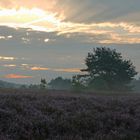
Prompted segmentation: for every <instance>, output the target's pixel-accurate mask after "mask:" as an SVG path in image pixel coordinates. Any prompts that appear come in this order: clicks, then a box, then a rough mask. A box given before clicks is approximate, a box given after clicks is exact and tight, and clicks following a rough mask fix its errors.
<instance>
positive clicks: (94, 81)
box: [82, 47, 137, 90]
mask: <svg viewBox="0 0 140 140" xmlns="http://www.w3.org/2000/svg"><path fill="white" fill-rule="evenodd" d="M85 64H86V66H87V68H86V69H84V70H82V71H84V72H87V75H84V77H86V78H85V79H86V80H87V85H88V87H89V88H93V89H100V90H104V89H106V90H127V89H129V88H130V86H129V83H130V82H131V81H132V80H133V78H134V76H135V75H136V74H137V72H136V71H135V67H134V66H133V64H132V62H131V61H130V60H124V59H123V58H122V55H121V53H118V52H116V50H115V49H110V48H106V47H99V48H94V49H93V52H90V53H88V56H87V57H86V59H85ZM87 77H88V78H87Z"/></svg>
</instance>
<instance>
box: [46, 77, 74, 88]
mask: <svg viewBox="0 0 140 140" xmlns="http://www.w3.org/2000/svg"><path fill="white" fill-rule="evenodd" d="M49 86H50V88H52V89H57V90H68V89H71V86H72V82H71V80H70V79H63V78H62V77H57V78H55V79H52V80H51V81H50V83H49Z"/></svg>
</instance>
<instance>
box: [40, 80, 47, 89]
mask: <svg viewBox="0 0 140 140" xmlns="http://www.w3.org/2000/svg"><path fill="white" fill-rule="evenodd" d="M40 82H41V83H40V88H41V89H46V87H47V82H46V80H45V79H42V78H41V81H40Z"/></svg>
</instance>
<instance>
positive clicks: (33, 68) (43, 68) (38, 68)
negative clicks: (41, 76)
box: [30, 67, 49, 71]
mask: <svg viewBox="0 0 140 140" xmlns="http://www.w3.org/2000/svg"><path fill="white" fill-rule="evenodd" d="M30 69H31V70H33V71H46V70H49V68H45V67H31V68H30Z"/></svg>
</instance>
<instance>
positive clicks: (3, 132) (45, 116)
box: [0, 89, 140, 140]
mask: <svg viewBox="0 0 140 140" xmlns="http://www.w3.org/2000/svg"><path fill="white" fill-rule="evenodd" d="M114 94H115V95H113V93H112V94H111V93H109V94H107V93H106V94H103V93H98V94H97V93H93V94H92V93H80V94H79V93H78V94H76V93H69V92H68V91H47V92H46V91H31V90H30V91H29V90H28V91H27V90H12V89H11V90H6V89H1V90H0V140H139V139H140V95H139V94H133V96H132V94H130V93H128V94H119V95H117V93H114Z"/></svg>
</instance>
